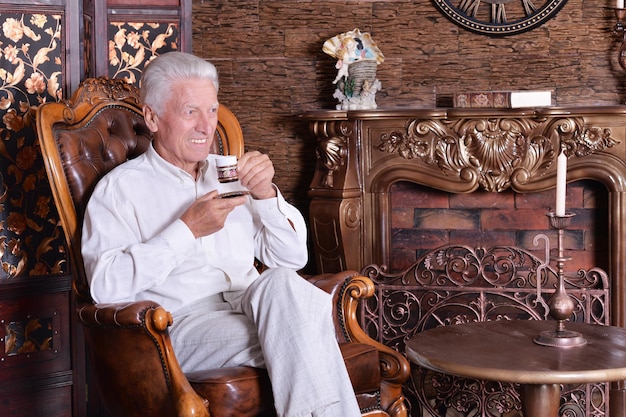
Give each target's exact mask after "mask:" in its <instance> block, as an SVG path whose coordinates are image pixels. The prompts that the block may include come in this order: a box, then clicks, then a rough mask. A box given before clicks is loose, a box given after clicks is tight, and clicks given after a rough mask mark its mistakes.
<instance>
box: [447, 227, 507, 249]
mask: <svg viewBox="0 0 626 417" xmlns="http://www.w3.org/2000/svg"><path fill="white" fill-rule="evenodd" d="M450 242H451V243H454V244H458V245H466V246H469V247H470V248H472V249H476V248H480V247H482V248H486V249H487V248H491V247H494V246H500V245H505V246H514V245H515V232H514V231H502V230H500V231H495V230H472V231H469V230H452V231H450Z"/></svg>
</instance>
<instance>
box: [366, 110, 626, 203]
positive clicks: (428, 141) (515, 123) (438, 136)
mask: <svg viewBox="0 0 626 417" xmlns="http://www.w3.org/2000/svg"><path fill="white" fill-rule="evenodd" d="M553 143H560V145H561V146H562V147H563V148H564V150H565V153H566V155H568V156H569V157H571V156H578V157H580V156H585V155H588V154H591V153H593V152H596V151H601V150H603V149H606V148H609V147H612V146H615V145H616V144H617V143H618V142H617V141H616V140H615V139H614V138H612V137H611V131H610V129H601V128H598V127H593V126H592V127H588V126H585V123H584V120H583V119H582V118H557V119H554V120H552V121H550V122H549V123H547V124H546V123H543V122H541V121H537V120H533V119H525V118H501V117H494V118H485V119H453V120H417V119H416V120H411V121H410V122H409V123H408V124H407V127H406V131H404V132H400V131H393V132H391V133H384V134H382V135H381V137H380V144H379V145H378V147H377V149H378V150H379V151H382V152H387V153H397V154H398V155H399V156H401V157H402V158H406V159H421V160H422V161H423V162H424V163H426V164H436V165H437V167H438V168H439V170H440V171H441V172H442V173H443V174H444V175H446V176H458V177H459V178H460V179H461V180H463V181H465V182H469V183H474V182H476V183H478V184H479V185H480V186H481V187H482V188H483V189H484V190H486V191H497V192H500V191H504V190H506V189H508V188H510V186H511V181H528V180H529V179H530V178H533V177H539V176H541V175H543V174H545V173H546V172H547V170H548V169H549V168H550V166H551V165H552V164H553V162H554V161H555V159H556V155H557V152H556V150H555V148H554V145H553Z"/></svg>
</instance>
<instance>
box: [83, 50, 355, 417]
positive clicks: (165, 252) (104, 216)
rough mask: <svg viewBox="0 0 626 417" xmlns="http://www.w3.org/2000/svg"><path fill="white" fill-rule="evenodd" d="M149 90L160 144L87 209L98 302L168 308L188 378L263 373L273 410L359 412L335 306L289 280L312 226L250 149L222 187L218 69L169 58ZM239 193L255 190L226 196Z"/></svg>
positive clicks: (151, 75)
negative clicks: (246, 369) (250, 369)
mask: <svg viewBox="0 0 626 417" xmlns="http://www.w3.org/2000/svg"><path fill="white" fill-rule="evenodd" d="M141 91H142V100H143V111H144V116H145V121H146V125H147V126H148V128H149V129H150V130H151V132H152V134H153V142H152V146H151V147H150V148H149V149H148V150H147V151H146V153H145V154H143V155H141V156H140V157H138V158H136V159H134V160H131V161H128V162H126V163H125V164H122V165H120V166H119V167H117V168H116V169H114V170H113V171H111V172H110V173H109V174H108V175H107V176H105V177H104V178H103V179H102V180H101V181H100V182H99V183H98V185H97V187H96V189H95V191H94V193H93V196H92V197H91V199H90V201H89V204H88V207H87V210H86V213H85V223H84V229H83V243H82V252H83V257H84V261H85V267H86V270H87V275H88V279H89V282H90V288H91V294H92V296H93V298H94V300H96V301H97V302H100V303H107V302H120V301H135V300H145V299H150V300H153V301H156V302H158V303H160V304H161V305H162V306H163V307H165V308H166V309H168V310H169V311H171V312H172V315H173V317H174V324H173V326H172V328H171V333H170V335H171V339H172V343H173V345H174V351H175V353H176V356H177V358H178V360H179V362H180V363H181V366H182V368H183V371H185V372H189V371H198V370H202V369H206V368H216V367H225V366H234V365H249V366H255V367H266V368H267V370H268V373H269V376H270V379H271V381H272V387H273V393H274V400H275V406H276V410H277V413H278V415H279V416H288V417H301V416H308V415H312V416H333V417H356V416H359V415H360V411H359V409H358V405H357V403H356V398H355V396H354V392H353V390H352V385H351V383H350V380H349V377H348V374H347V371H346V369H345V365H344V362H343V359H342V356H341V353H340V351H339V347H338V345H337V342H336V340H335V336H334V329H333V323H332V318H331V298H330V296H329V295H328V294H326V293H325V292H324V291H322V290H320V289H318V288H317V287H315V286H313V285H312V284H310V283H308V282H307V281H306V280H304V279H302V278H301V277H300V276H298V274H297V273H296V272H295V271H296V270H297V269H299V268H302V267H303V266H304V265H305V263H306V260H307V248H306V225H305V222H304V219H303V218H302V215H301V214H300V212H299V211H298V210H297V209H296V208H295V207H293V206H292V205H290V204H289V203H288V202H287V201H285V199H284V198H283V196H282V195H281V193H280V191H279V190H278V189H277V187H276V186H275V185H274V184H273V183H272V179H273V176H274V167H273V165H272V162H271V160H270V159H269V158H268V157H267V156H266V155H264V154H261V153H259V152H255V151H252V152H247V153H245V154H244V155H243V156H242V157H241V159H240V160H239V161H238V166H237V172H238V177H239V183H236V184H235V185H233V183H230V184H222V183H219V182H218V180H217V177H218V176H217V170H216V165H215V159H216V156H215V155H210V154H209V151H210V149H211V143H212V141H213V137H214V133H215V128H216V125H217V110H218V107H219V102H218V98H217V92H218V77H217V71H216V69H215V67H214V66H213V65H212V64H210V63H208V62H206V61H205V60H202V59H200V58H198V57H195V56H193V55H191V54H187V53H182V52H171V53H167V54H164V55H161V56H159V57H157V58H156V59H154V60H153V61H152V62H151V63H150V64H149V65H148V66H147V67H146V70H145V72H144V74H143V76H142V87H141ZM233 187H240V188H241V189H245V190H247V191H249V193H250V194H249V195H245V196H240V197H234V198H228V199H226V198H219V196H218V195H219V194H220V193H223V192H226V191H232V189H233ZM255 257H256V258H258V259H259V260H261V262H263V263H264V264H265V265H266V266H267V267H268V269H267V270H266V271H265V272H263V273H262V274H259V273H258V272H257V270H256V269H255V268H254V265H253V261H254V258H255Z"/></svg>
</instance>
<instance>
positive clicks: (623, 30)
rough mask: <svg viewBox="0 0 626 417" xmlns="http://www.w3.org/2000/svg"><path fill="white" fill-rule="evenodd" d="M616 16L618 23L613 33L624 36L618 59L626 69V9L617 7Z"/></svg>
mask: <svg viewBox="0 0 626 417" xmlns="http://www.w3.org/2000/svg"><path fill="white" fill-rule="evenodd" d="M613 10H615V17H616V18H617V23H615V26H613V34H614V35H619V36H621V37H622V46H621V47H620V48H619V55H618V61H619V65H620V66H621V67H622V68H623V69H624V70H626V25H625V24H624V23H625V22H624V20H625V19H626V9H618V8H615V9H613Z"/></svg>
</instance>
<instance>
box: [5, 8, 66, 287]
mask: <svg viewBox="0 0 626 417" xmlns="http://www.w3.org/2000/svg"><path fill="white" fill-rule="evenodd" d="M0 22H1V23H2V37H0V48H1V51H2V60H3V63H2V67H1V68H0V116H1V117H2V124H1V125H0V265H1V268H0V280H6V279H9V278H14V277H17V276H21V275H48V274H56V273H61V272H63V271H62V266H63V264H64V261H65V259H64V257H63V256H64V252H65V251H64V246H63V243H62V242H63V241H62V234H61V233H60V230H59V228H58V226H57V219H58V217H57V214H56V210H55V208H54V203H53V200H52V196H51V193H50V188H49V185H48V180H47V176H46V172H45V169H44V167H43V161H42V159H41V154H40V150H39V143H38V141H37V137H36V129H35V120H34V116H35V111H36V109H37V106H39V105H40V104H42V103H45V102H48V101H58V100H60V99H61V97H62V96H63V91H62V85H61V82H62V75H61V74H62V71H63V63H62V61H61V58H60V57H61V56H62V54H61V29H62V27H63V23H62V16H60V15H57V14H45V13H39V14H19V13H2V14H0Z"/></svg>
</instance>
